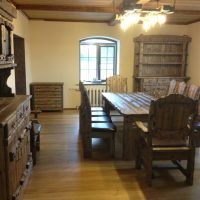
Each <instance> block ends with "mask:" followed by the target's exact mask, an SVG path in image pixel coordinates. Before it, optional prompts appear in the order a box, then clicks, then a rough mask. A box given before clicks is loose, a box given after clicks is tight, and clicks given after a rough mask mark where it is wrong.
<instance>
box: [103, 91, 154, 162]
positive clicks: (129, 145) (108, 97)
mask: <svg viewBox="0 0 200 200" xmlns="http://www.w3.org/2000/svg"><path fill="white" fill-rule="evenodd" d="M102 96H103V100H104V109H105V111H106V112H107V113H110V110H111V108H114V109H115V110H117V111H118V112H119V113H120V114H121V115H122V116H123V141H122V151H123V155H122V156H123V159H125V160H131V159H134V151H135V147H134V141H135V136H136V131H137V130H136V128H134V122H135V121H147V120H148V114H149V107H150V103H151V101H152V100H155V97H152V96H150V95H148V94H145V93H142V92H133V93H110V92H105V93H102Z"/></svg>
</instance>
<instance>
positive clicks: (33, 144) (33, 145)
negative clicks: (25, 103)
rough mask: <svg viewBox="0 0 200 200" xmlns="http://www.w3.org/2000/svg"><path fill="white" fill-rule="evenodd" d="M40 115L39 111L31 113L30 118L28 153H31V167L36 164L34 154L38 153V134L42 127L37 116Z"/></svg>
mask: <svg viewBox="0 0 200 200" xmlns="http://www.w3.org/2000/svg"><path fill="white" fill-rule="evenodd" d="M40 113H41V111H40V110H33V111H31V114H32V115H33V117H31V130H30V139H31V141H30V151H31V153H32V158H33V165H35V164H36V162H37V158H36V152H37V151H40V132H41V128H42V125H41V123H40V122H39V120H38V115H39V114H40Z"/></svg>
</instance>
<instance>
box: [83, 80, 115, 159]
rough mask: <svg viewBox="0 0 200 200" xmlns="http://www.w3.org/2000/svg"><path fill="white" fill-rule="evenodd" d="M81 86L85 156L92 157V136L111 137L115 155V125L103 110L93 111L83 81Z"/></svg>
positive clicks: (111, 148) (112, 151)
mask: <svg viewBox="0 0 200 200" xmlns="http://www.w3.org/2000/svg"><path fill="white" fill-rule="evenodd" d="M79 88H80V92H81V105H80V108H79V119H80V134H81V136H82V143H83V154H84V157H85V158H91V157H92V138H104V139H109V140H110V152H111V156H114V154H115V132H116V127H115V125H114V124H113V123H112V120H111V118H110V117H109V116H106V113H104V112H103V111H101V110H100V111H96V112H92V111H91V106H90V101H89V97H88V94H87V91H86V88H85V87H84V85H83V84H82V82H80V83H79Z"/></svg>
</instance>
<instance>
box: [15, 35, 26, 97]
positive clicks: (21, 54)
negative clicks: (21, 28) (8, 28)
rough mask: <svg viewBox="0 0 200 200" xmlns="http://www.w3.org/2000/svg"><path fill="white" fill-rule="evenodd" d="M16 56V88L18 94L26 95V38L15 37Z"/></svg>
mask: <svg viewBox="0 0 200 200" xmlns="http://www.w3.org/2000/svg"><path fill="white" fill-rule="evenodd" d="M14 55H15V63H16V64H17V67H16V68H15V86H16V94H17V95H24V94H26V68H25V46H24V38H21V37H19V36H17V35H14Z"/></svg>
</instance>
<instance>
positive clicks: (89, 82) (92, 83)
mask: <svg viewBox="0 0 200 200" xmlns="http://www.w3.org/2000/svg"><path fill="white" fill-rule="evenodd" d="M83 84H84V85H106V82H105V81H84V82H83Z"/></svg>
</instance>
